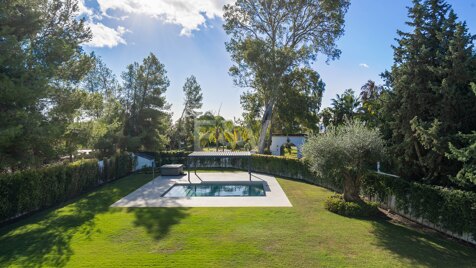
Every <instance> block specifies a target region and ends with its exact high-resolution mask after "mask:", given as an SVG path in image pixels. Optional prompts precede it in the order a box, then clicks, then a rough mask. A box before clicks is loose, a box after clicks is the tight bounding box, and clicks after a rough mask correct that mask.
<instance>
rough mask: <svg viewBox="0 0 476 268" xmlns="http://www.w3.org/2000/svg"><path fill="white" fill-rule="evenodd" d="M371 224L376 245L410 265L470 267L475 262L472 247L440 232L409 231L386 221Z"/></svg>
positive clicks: (474, 253) (474, 252)
mask: <svg viewBox="0 0 476 268" xmlns="http://www.w3.org/2000/svg"><path fill="white" fill-rule="evenodd" d="M373 227H374V228H373V233H374V234H375V236H376V237H377V238H378V242H377V245H378V246H381V247H384V248H387V249H388V250H390V251H392V252H393V253H395V254H397V255H398V256H399V257H401V258H403V259H406V260H408V261H410V262H411V263H412V265H424V266H429V267H471V266H472V265H474V264H475V263H476V251H475V249H474V248H473V247H471V246H467V245H464V244H460V243H457V242H456V241H452V240H449V239H448V238H446V237H444V236H443V235H441V234H439V233H436V232H431V233H425V232H423V231H417V230H412V229H409V228H408V227H405V226H401V225H397V224H394V223H391V222H389V221H387V220H376V221H374V222H373Z"/></svg>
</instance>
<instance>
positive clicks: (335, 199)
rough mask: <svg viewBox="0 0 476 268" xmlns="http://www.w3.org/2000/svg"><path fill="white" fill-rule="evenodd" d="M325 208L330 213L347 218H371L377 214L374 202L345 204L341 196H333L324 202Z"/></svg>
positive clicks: (376, 206) (376, 204)
mask: <svg viewBox="0 0 476 268" xmlns="http://www.w3.org/2000/svg"><path fill="white" fill-rule="evenodd" d="M325 208H326V209H327V210H329V211H331V212H334V213H337V214H339V215H343V216H349V217H372V216H376V215H377V214H378V213H379V210H378V203H375V202H358V203H357V202H346V201H345V200H344V198H343V197H342V195H340V194H335V195H333V196H330V197H329V198H328V199H327V200H326V201H325Z"/></svg>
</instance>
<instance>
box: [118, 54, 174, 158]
mask: <svg viewBox="0 0 476 268" xmlns="http://www.w3.org/2000/svg"><path fill="white" fill-rule="evenodd" d="M122 77H123V79H124V81H125V82H124V86H123V87H124V91H125V92H126V93H125V95H124V97H123V99H122V103H123V104H124V106H125V110H126V111H125V123H124V131H123V134H124V136H125V141H124V142H123V146H122V147H123V149H126V150H129V151H137V150H142V151H144V150H146V151H158V150H161V149H163V148H164V147H165V145H166V144H167V143H168V140H167V137H166V132H167V129H169V127H170V112H169V110H170V105H169V104H168V103H167V101H166V100H165V95H164V94H165V91H166V90H167V88H168V86H169V80H168V78H167V76H166V71H165V67H164V65H163V64H162V63H160V62H159V60H158V59H157V57H156V56H155V55H154V54H153V53H150V55H149V56H148V57H147V58H145V59H144V60H143V61H142V64H138V63H133V64H130V65H129V66H128V67H127V71H126V72H124V73H123V75H122Z"/></svg>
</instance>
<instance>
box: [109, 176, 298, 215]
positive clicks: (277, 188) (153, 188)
mask: <svg viewBox="0 0 476 268" xmlns="http://www.w3.org/2000/svg"><path fill="white" fill-rule="evenodd" d="M249 181H250V180H249V174H248V173H247V172H204V173H198V174H197V175H195V174H191V177H190V182H191V183H193V184H201V183H211V182H213V183H245V182H249ZM251 181H252V182H262V183H263V184H264V189H265V191H266V195H265V196H227V197H221V196H213V197H162V195H163V194H164V193H165V192H166V191H168V190H169V189H170V188H171V187H172V186H173V185H174V184H176V183H178V184H181V183H189V181H188V179H187V175H181V176H159V177H156V178H155V179H153V180H152V181H150V182H148V183H146V184H145V185H143V186H141V187H140V188H138V189H137V190H135V191H134V192H132V193H130V194H129V195H127V196H125V197H123V198H121V199H120V200H118V201H117V202H115V203H114V204H112V205H111V207H292V204H291V202H290V201H289V199H288V198H287V196H286V193H285V192H284V191H283V189H282V188H281V185H279V183H278V181H277V180H276V178H275V177H273V176H270V175H265V174H259V173H253V174H252V178H251Z"/></svg>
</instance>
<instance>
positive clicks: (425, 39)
mask: <svg viewBox="0 0 476 268" xmlns="http://www.w3.org/2000/svg"><path fill="white" fill-rule="evenodd" d="M409 17H410V21H409V22H407V24H408V25H409V26H411V27H412V30H411V31H410V32H402V31H399V32H398V35H399V39H398V40H397V41H398V45H397V46H396V47H394V61H395V63H394V65H393V66H392V69H391V72H390V74H389V77H388V79H389V80H390V81H389V83H390V84H391V85H392V87H393V92H392V94H391V95H392V98H391V101H390V102H389V103H388V104H386V106H387V107H386V108H385V109H386V110H387V112H389V113H390V116H389V117H390V118H392V121H391V122H390V124H389V125H390V128H391V130H392V139H391V143H392V144H393V146H392V151H393V155H395V156H396V157H397V160H398V163H399V168H400V171H399V172H400V174H401V175H404V176H405V177H410V178H412V179H421V178H424V179H426V180H428V181H431V182H433V183H439V184H447V183H449V182H448V179H447V178H448V175H452V174H455V173H456V172H457V170H459V167H460V164H458V163H457V162H456V161H454V160H450V159H448V158H446V157H445V153H446V152H448V144H449V142H452V141H453V140H454V139H455V134H456V133H457V132H459V131H460V132H463V133H469V132H470V131H471V130H474V129H476V116H474V115H475V114H476V105H475V103H476V98H475V96H474V95H473V94H472V92H471V88H470V85H469V84H470V82H471V80H473V79H474V78H475V77H476V57H475V50H474V45H473V42H474V40H475V37H474V36H472V35H471V34H469V33H468V29H467V27H466V24H465V23H464V22H458V21H457V16H456V14H455V13H454V12H453V10H452V9H451V7H450V6H449V5H448V4H447V3H445V1H443V0H426V1H417V0H415V1H414V3H413V7H411V8H409Z"/></svg>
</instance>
